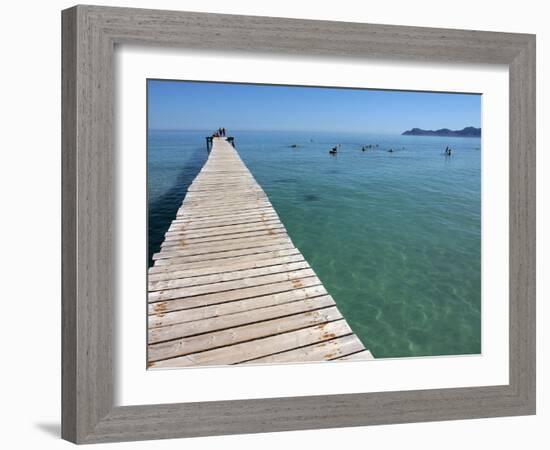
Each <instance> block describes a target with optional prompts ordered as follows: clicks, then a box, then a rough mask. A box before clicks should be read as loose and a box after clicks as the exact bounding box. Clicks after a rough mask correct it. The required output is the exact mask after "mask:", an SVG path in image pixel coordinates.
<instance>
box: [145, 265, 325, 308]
mask: <svg viewBox="0 0 550 450" xmlns="http://www.w3.org/2000/svg"><path fill="white" fill-rule="evenodd" d="M314 276H315V272H313V270H312V269H309V268H308V269H299V270H293V271H291V272H282V273H274V274H269V275H260V276H256V277H249V278H242V279H238V280H232V281H222V282H219V283H212V284H201V285H198V286H187V287H182V288H173V289H164V290H160V291H153V292H149V302H158V301H161V300H170V299H172V298H183V297H194V296H197V295H201V294H213V293H216V292H225V291H234V290H240V289H246V288H250V287H254V286H261V285H264V284H273V283H277V282H280V281H290V282H292V281H293V280H299V279H301V278H306V277H314Z"/></svg>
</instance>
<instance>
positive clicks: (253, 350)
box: [149, 320, 351, 368]
mask: <svg viewBox="0 0 550 450" xmlns="http://www.w3.org/2000/svg"><path fill="white" fill-rule="evenodd" d="M350 332H351V328H350V327H349V325H348V324H347V323H346V321H345V320H338V321H334V322H329V323H324V324H319V325H316V326H312V327H307V328H303V329H300V330H295V331H294V332H289V333H283V334H280V335H277V336H270V337H266V338H263V339H257V340H254V341H249V342H245V343H242V344H236V345H232V346H229V347H222V348H216V349H212V350H209V351H204V352H201V353H195V354H193V353H191V354H189V355H184V356H181V357H175V358H172V359H167V360H163V361H157V362H152V363H151V364H150V365H149V367H150V368H163V367H189V366H206V365H222V364H238V363H242V362H245V361H249V360H250V359H254V358H259V357H262V356H264V355H265V354H266V349H268V350H267V351H270V352H271V353H275V352H282V351H286V350H291V349H294V348H296V347H299V346H301V345H309V344H314V343H316V342H323V341H326V340H328V339H334V337H338V336H345V335H347V334H349V333H350Z"/></svg>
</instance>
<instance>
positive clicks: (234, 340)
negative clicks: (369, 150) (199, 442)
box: [148, 138, 372, 368]
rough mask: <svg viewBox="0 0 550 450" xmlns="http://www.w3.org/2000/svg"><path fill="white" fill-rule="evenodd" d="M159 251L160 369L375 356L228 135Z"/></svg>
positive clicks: (154, 337)
mask: <svg viewBox="0 0 550 450" xmlns="http://www.w3.org/2000/svg"><path fill="white" fill-rule="evenodd" d="M153 259H154V261H155V263H154V265H153V266H152V267H151V268H150V269H149V277H148V302H149V303H148V308H149V319H148V365H149V367H150V368H165V367H184V366H202V365H226V364H258V363H290V362H305V361H323V360H335V359H372V355H371V353H370V352H369V351H368V350H367V349H365V347H364V346H363V344H362V343H361V341H359V339H358V338H357V336H356V335H355V334H353V332H352V330H351V328H350V327H349V325H348V324H347V322H346V320H345V319H344V318H343V317H342V315H341V314H340V312H339V311H338V308H337V307H336V304H335V303H334V300H333V299H332V297H331V296H330V295H329V294H328V293H327V291H326V290H325V288H324V287H323V285H322V284H321V281H320V280H319V279H318V278H317V276H316V275H315V273H314V272H313V270H312V269H311V267H310V266H309V264H308V263H307V261H305V260H304V257H303V256H302V255H301V253H300V252H299V251H298V250H297V249H296V248H295V247H294V245H293V244H292V241H291V240H290V238H289V237H288V235H287V233H286V230H285V227H284V226H283V224H282V223H281V221H280V220H279V217H278V216H277V213H276V212H275V210H274V209H273V207H272V206H271V203H270V202H269V200H268V198H267V196H266V195H265V193H264V191H263V190H262V188H261V187H260V186H259V185H258V183H257V182H256V180H255V179H254V178H253V177H252V174H251V173H250V171H249V170H248V169H247V167H246V166H245V164H244V163H243V162H242V161H241V158H240V157H239V155H238V153H237V151H236V150H235V149H234V148H233V147H232V146H231V145H230V144H229V143H228V142H227V141H226V140H225V139H224V138H214V140H213V145H212V150H211V152H210V156H209V158H208V161H207V162H206V164H205V165H204V167H203V168H202V170H201V171H200V173H199V175H198V176H197V177H196V178H195V180H194V181H193V183H192V185H191V186H190V188H189V190H188V193H187V195H186V196H185V199H184V201H183V203H182V205H181V207H180V209H179V211H178V213H177V216H176V218H175V219H174V221H173V222H172V224H171V226H170V228H169V229H168V231H167V232H166V235H165V240H164V242H163V243H162V246H161V251H160V252H159V253H157V254H155V255H154V256H153Z"/></svg>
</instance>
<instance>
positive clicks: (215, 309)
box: [149, 284, 327, 328]
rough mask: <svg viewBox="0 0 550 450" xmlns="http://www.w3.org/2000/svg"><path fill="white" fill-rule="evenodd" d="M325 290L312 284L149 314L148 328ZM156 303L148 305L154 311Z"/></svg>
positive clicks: (269, 303)
mask: <svg viewBox="0 0 550 450" xmlns="http://www.w3.org/2000/svg"><path fill="white" fill-rule="evenodd" d="M326 294H327V291H326V289H325V288H324V287H323V286H322V285H320V284H319V285H317V286H312V287H308V288H303V289H294V290H292V291H286V292H280V293H277V294H270V295H263V296H260V297H254V298H251V299H250V298H248V299H245V300H237V301H233V302H227V303H221V304H216V305H211V306H203V307H199V308H191V309H184V310H178V311H172V312H161V313H158V314H151V315H150V316H149V328H157V327H161V326H166V325H174V324H176V323H185V322H192V321H193V320H201V319H208V318H209V317H219V316H223V315H226V314H234V313H238V312H242V311H250V310H253V309H259V308H265V307H267V306H275V305H280V304H283V303H290V302H293V301H297V300H304V299H307V298H313V297H319V296H321V295H326ZM157 305H158V303H153V304H152V305H150V308H151V310H153V311H154V309H155V308H156V306H157Z"/></svg>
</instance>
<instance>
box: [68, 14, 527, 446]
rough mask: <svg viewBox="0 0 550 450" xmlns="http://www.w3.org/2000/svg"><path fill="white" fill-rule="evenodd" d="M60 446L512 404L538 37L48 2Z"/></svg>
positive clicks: (519, 384) (411, 418) (447, 416)
mask: <svg viewBox="0 0 550 450" xmlns="http://www.w3.org/2000/svg"><path fill="white" fill-rule="evenodd" d="M62 24H63V48H62V53H63V57H62V65H63V67H62V78H63V80H62V81H63V112H62V121H63V138H62V144H63V149H62V150H63V249H62V251H63V321H62V327H63V330H62V336H63V342H62V345H63V346H62V350H63V367H62V375H63V383H62V384H63V389H62V395H63V397H62V406H63V413H62V435H63V437H64V438H65V439H67V440H70V441H72V442H76V443H93V442H110V441H124V440H141V439H161V438H176V437H192V436H208V435H221V434H235V433H257V432H270V431H284V430H299V429H315V428H332V427H346V426H361V425H374V424H390V423H403V422H419V421H431V420H452V419H467V418H480V417H496V416H510V415H526V414H534V413H535V37H534V36H533V35H527V34H511V33H494V32H482V31H467V30H450V29H436V28H418V27H405V26H391V25H371V24H360V23H342V22H327V21H307V20H296V19H280V18H269V17H248V16H233V15H220V14H203V13H188V12H175V11H156V10H142V9H127V8H109V7H99V6H75V7H73V8H70V9H67V10H65V11H63V13H62Z"/></svg>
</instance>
